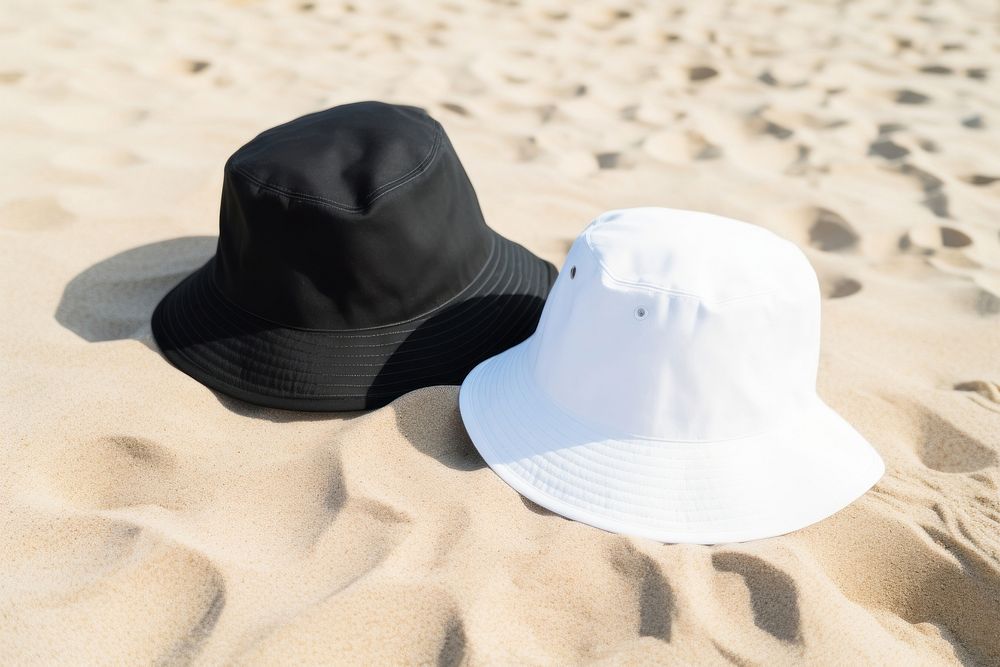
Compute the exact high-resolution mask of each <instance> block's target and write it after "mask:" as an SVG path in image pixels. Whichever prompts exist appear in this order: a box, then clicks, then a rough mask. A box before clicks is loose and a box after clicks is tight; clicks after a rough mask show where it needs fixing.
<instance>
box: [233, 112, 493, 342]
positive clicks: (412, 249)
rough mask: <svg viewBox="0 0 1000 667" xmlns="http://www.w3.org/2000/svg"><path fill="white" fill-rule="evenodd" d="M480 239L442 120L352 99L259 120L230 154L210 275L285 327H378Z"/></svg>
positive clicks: (449, 282) (459, 268) (481, 248)
mask: <svg viewBox="0 0 1000 667" xmlns="http://www.w3.org/2000/svg"><path fill="white" fill-rule="evenodd" d="M490 241H491V235H490V233H489V229H488V228H487V226H486V224H485V222H484V221H483V216H482V212H481V211H480V208H479V201H478V200H477V199H476V194H475V191H474V190H473V188H472V184H471V183H470V182H469V179H468V177H467V176H466V174H465V170H464V169H463V168H462V164H461V162H459V159H458V156H457V155H456V154H455V150H454V148H453V147H452V145H451V142H449V141H448V137H447V136H446V135H445V133H444V131H443V129H442V127H441V125H440V124H439V123H438V122H437V121H435V120H434V119H432V118H431V117H430V116H428V115H427V114H426V113H425V112H424V111H423V110H421V109H418V108H415V107H407V106H395V105H390V104H384V103H381V102H359V103H357V104H348V105H344V106H340V107H335V108H333V109H328V110H326V111H320V112H318V113H314V114H311V115H308V116H303V117H302V118H298V119H296V120H293V121H291V122H288V123H285V124H284V125H279V126H278V127H275V128H273V129H270V130H267V131H266V132H263V133H262V134H260V135H258V136H257V137H256V138H254V139H253V140H252V141H250V142H249V143H248V144H246V145H245V146H243V147H242V148H240V149H239V150H238V151H236V153H235V154H234V155H233V156H232V157H231V158H230V159H229V161H228V162H227V164H226V173H225V182H224V186H223V195H222V209H221V215H220V233H219V251H218V258H217V261H216V266H215V280H216V284H217V285H218V287H219V289H220V290H222V292H223V293H224V294H225V295H226V296H228V297H229V298H230V299H232V301H233V302H235V303H236V304H238V305H240V306H241V307H243V308H244V309H246V310H248V311H249V312H251V313H253V314H255V315H258V316H260V317H263V318H265V319H268V320H271V321H273V322H275V323H278V324H282V325H285V326H291V327H302V328H314V329H349V328H355V327H369V326H379V325H385V324H391V323H394V322H398V321H400V320H405V319H408V318H410V317H414V316H418V315H420V314H422V313H425V312H427V311H430V310H432V309H433V308H434V307H436V306H438V305H440V304H441V303H442V302H443V301H445V300H447V299H448V298H450V297H451V296H454V295H455V294H456V293H457V292H458V291H459V290H460V289H461V288H462V286H464V285H466V284H468V282H469V281H470V280H471V279H472V278H473V277H474V276H475V274H476V272H477V271H478V270H479V269H480V268H482V266H483V264H484V263H485V262H486V259H487V255H488V254H489V251H490Z"/></svg>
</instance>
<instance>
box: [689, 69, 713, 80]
mask: <svg viewBox="0 0 1000 667" xmlns="http://www.w3.org/2000/svg"><path fill="white" fill-rule="evenodd" d="M718 74H719V71H718V70H717V69H715V68H714V67H709V66H708V65H698V66H696V67H692V68H690V69H689V70H688V81H692V82H699V81H707V80H708V79H711V78H714V77H716V76H718Z"/></svg>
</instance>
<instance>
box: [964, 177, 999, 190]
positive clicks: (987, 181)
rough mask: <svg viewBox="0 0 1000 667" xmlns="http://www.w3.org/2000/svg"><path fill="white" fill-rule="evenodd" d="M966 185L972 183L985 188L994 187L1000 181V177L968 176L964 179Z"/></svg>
mask: <svg viewBox="0 0 1000 667" xmlns="http://www.w3.org/2000/svg"><path fill="white" fill-rule="evenodd" d="M962 180H964V181H965V182H966V183H970V184H972V185H975V186H980V187H981V186H985V185H993V184H994V183H996V182H997V181H1000V176H986V175H985V174H972V175H971V176H966V177H965V178H964V179H962Z"/></svg>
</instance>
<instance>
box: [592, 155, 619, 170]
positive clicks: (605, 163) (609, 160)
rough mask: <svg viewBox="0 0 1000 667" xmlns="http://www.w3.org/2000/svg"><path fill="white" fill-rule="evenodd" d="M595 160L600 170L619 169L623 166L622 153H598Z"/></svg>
mask: <svg viewBox="0 0 1000 667" xmlns="http://www.w3.org/2000/svg"><path fill="white" fill-rule="evenodd" d="M594 158H595V159H596V160H597V167H598V169H617V168H618V167H619V166H620V165H621V153H615V152H609V153H597V154H595V155H594Z"/></svg>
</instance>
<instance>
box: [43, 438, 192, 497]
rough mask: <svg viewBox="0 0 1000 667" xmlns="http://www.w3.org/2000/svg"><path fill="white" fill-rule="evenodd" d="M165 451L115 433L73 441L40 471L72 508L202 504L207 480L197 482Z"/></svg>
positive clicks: (158, 446) (153, 444)
mask: <svg viewBox="0 0 1000 667" xmlns="http://www.w3.org/2000/svg"><path fill="white" fill-rule="evenodd" d="M184 468H185V466H184V465H183V464H182V463H181V462H180V461H179V460H178V459H177V457H176V456H175V455H174V454H173V453H172V452H170V451H169V450H167V449H165V448H163V447H161V446H160V445H158V444H157V443H155V442H152V441H150V440H146V439H143V438H137V437H133V436H127V435H121V436H112V437H107V438H101V439H99V440H96V441H93V442H90V443H85V444H82V445H74V446H73V447H70V448H68V449H66V450H65V451H63V452H62V453H61V455H60V457H59V459H58V460H56V461H53V463H52V465H50V466H49V467H48V469H47V470H46V473H47V476H48V478H49V486H50V488H51V490H52V491H53V492H55V493H56V494H57V495H58V496H59V497H61V498H62V499H64V500H65V501H67V502H69V503H70V504H72V505H73V506H75V507H77V508H81V509H83V508H86V509H105V510H106V509H120V508H125V507H138V506H143V505H158V506H160V507H163V508H166V509H168V510H172V511H178V512H180V511H185V510H190V509H194V508H196V507H200V506H203V505H204V504H205V502H206V501H207V500H208V499H209V498H210V496H211V487H210V485H209V484H207V483H206V484H198V483H196V480H194V479H193V478H192V474H191V471H187V470H185V469H184Z"/></svg>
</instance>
